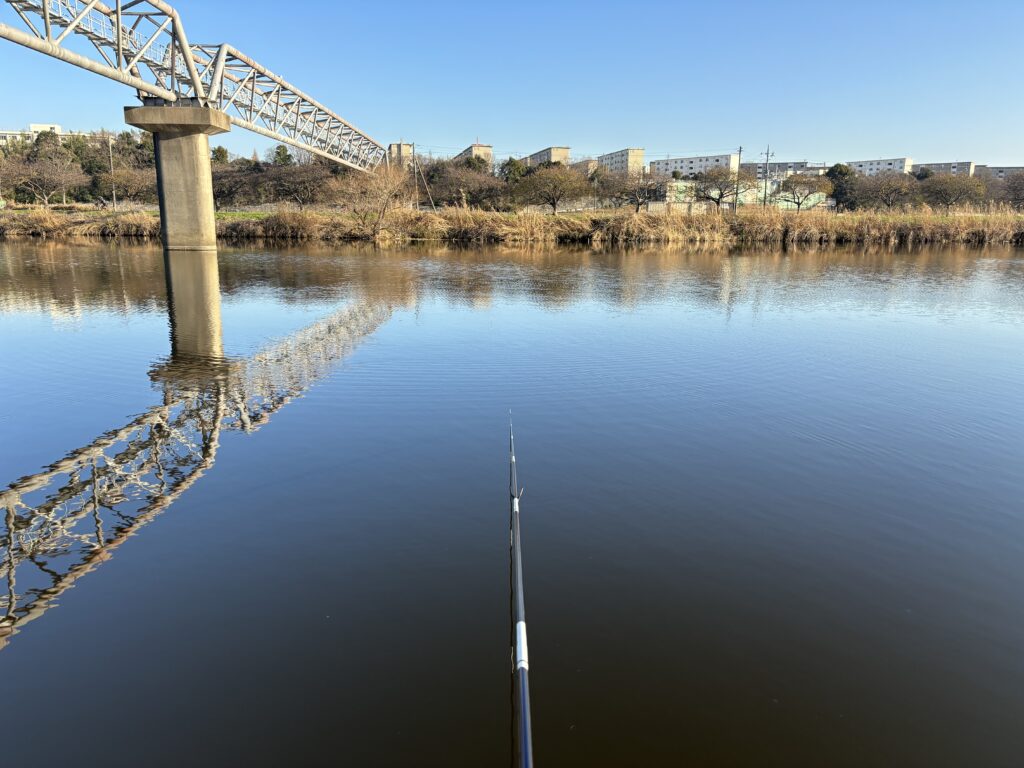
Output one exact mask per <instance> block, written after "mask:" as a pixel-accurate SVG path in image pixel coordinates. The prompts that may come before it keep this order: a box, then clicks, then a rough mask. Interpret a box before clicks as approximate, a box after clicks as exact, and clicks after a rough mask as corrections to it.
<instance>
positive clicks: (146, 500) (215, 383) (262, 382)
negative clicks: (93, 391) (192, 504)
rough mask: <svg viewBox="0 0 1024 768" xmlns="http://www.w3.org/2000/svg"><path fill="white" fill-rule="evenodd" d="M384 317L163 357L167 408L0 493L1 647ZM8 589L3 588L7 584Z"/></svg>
mask: <svg viewBox="0 0 1024 768" xmlns="http://www.w3.org/2000/svg"><path fill="white" fill-rule="evenodd" d="M390 316H391V307H390V305H388V304H386V303H383V302H375V301H374V302H371V301H365V302H359V303H356V304H353V305H351V306H349V307H346V308H344V309H342V310H340V311H338V312H336V313H335V314H333V315H331V316H329V317H327V318H325V319H323V320H321V321H319V322H317V323H314V324H313V325H311V326H308V327H307V328H305V329H303V330H301V331H299V332H297V333H295V334H293V335H292V336H290V337H288V338H287V339H285V340H284V341H282V342H280V343H278V344H275V345H272V346H270V347H269V348H267V349H265V350H263V351H261V352H259V353H257V354H256V355H254V356H253V357H251V358H248V359H245V360H235V361H231V360H226V361H223V362H218V363H213V362H210V361H203V360H190V359H187V358H185V359H181V360H173V359H172V360H171V361H169V362H168V363H166V364H164V365H161V366H159V367H157V368H156V369H154V370H153V371H152V372H151V376H152V378H153V380H154V381H156V382H159V383H160V384H161V385H162V388H163V392H164V402H163V404H162V405H159V406H156V407H154V408H151V409H150V410H148V411H147V412H145V413H144V414H142V415H141V416H139V417H138V418H136V419H134V420H132V421H131V422H129V423H128V424H126V425H124V426H123V427H120V428H118V429H114V430H111V431H110V432H107V433H105V434H103V435H101V436H100V437H98V438H97V439H96V440H94V441H93V442H91V443H90V444H89V445H87V446H85V447H83V448H80V449H78V450H76V451H73V452H72V453H70V454H68V455H67V456H66V457H65V458H63V459H61V460H60V461H57V462H55V463H53V464H51V465H50V466H49V467H48V468H47V469H46V470H44V471H42V472H39V473H38V474H35V475H31V476H29V477H24V478H22V479H20V480H18V481H17V482H15V483H12V484H11V485H10V486H9V487H8V488H7V489H6V490H5V491H2V492H0V515H2V516H3V519H4V522H3V525H2V526H0V590H2V591H0V649H2V648H3V647H4V645H5V644H6V643H7V641H8V640H9V638H10V636H11V635H12V634H14V632H16V631H17V630H18V628H19V627H21V626H22V625H24V624H25V623H27V622H29V621H32V620H33V619H35V618H38V617H39V616H41V615H42V614H43V613H45V612H46V610H47V609H48V608H50V607H52V606H53V604H54V602H55V601H56V600H57V599H58V598H59V597H60V596H61V595H62V594H63V593H64V592H65V591H67V590H68V589H70V588H72V587H73V586H74V585H75V583H76V582H77V581H78V579H80V578H81V577H82V576H84V575H85V574H87V573H89V572H90V571H92V570H93V569H94V568H96V567H97V566H99V565H100V564H102V563H103V562H105V561H106V560H108V559H110V557H111V556H112V555H113V553H114V551H115V550H116V549H117V548H118V547H119V546H121V544H123V543H124V542H125V541H126V540H127V539H128V538H129V537H130V536H132V535H133V534H135V533H137V532H138V530H139V529H140V528H142V526H144V525H146V524H147V523H149V522H150V521H151V520H152V519H153V518H154V517H156V516H157V515H159V514H160V513H161V512H162V511H163V510H165V509H167V507H169V506H170V505H171V504H173V503H174V501H175V500H176V499H178V497H180V496H181V495H182V494H183V493H184V492H185V491H187V490H188V489H189V487H191V486H192V484H193V483H195V482H196V480H198V479H199V478H200V477H201V476H202V475H203V473H204V472H205V471H206V470H207V469H209V468H210V467H212V466H213V463H214V461H215V459H216V457H217V451H218V448H219V445H220V436H221V434H222V433H224V432H225V431H239V432H243V433H251V432H254V431H256V430H257V429H259V428H260V427H261V426H262V425H263V424H265V423H266V422H267V421H268V420H269V419H270V417H271V416H273V415H274V414H275V413H276V412H277V411H278V410H280V409H281V408H282V407H284V406H285V405H286V404H287V403H288V402H290V401H291V400H293V399H294V398H296V397H299V396H301V395H302V394H303V393H304V392H305V391H306V390H307V389H308V388H309V387H310V386H311V385H312V384H314V383H315V382H316V381H317V380H318V379H320V378H322V377H323V376H325V375H326V374H327V373H328V372H329V371H330V370H331V369H332V368H333V367H334V365H335V364H337V362H338V361H340V360H341V359H342V358H344V357H346V356H347V355H348V354H349V353H350V352H351V351H352V350H353V349H354V348H355V346H356V345H357V344H358V343H359V342H360V341H361V340H362V339H364V338H366V337H367V336H369V335H370V334H372V333H373V332H374V331H375V330H376V329H377V328H378V327H379V326H380V325H382V324H383V323H384V322H385V321H386V320H387V319H388V318H389V317H390ZM4 586H6V589H5V590H4V589H3V587H4Z"/></svg>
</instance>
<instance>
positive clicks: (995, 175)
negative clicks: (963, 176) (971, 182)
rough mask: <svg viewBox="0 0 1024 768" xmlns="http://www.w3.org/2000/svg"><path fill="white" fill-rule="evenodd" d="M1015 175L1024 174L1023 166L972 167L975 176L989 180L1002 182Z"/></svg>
mask: <svg viewBox="0 0 1024 768" xmlns="http://www.w3.org/2000/svg"><path fill="white" fill-rule="evenodd" d="M1015 173H1024V166H1021V165H976V166H974V175H975V176H984V177H985V178H989V179H998V180H999V181H1002V180H1003V179H1005V178H1006V177H1007V176H1012V175H1013V174H1015Z"/></svg>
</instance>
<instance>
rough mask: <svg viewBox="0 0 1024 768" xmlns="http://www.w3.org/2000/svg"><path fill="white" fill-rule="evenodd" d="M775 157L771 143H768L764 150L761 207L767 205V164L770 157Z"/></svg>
mask: <svg viewBox="0 0 1024 768" xmlns="http://www.w3.org/2000/svg"><path fill="white" fill-rule="evenodd" d="M773 157H775V153H774V152H772V145H771V144H769V145H768V148H767V149H765V151H764V198H763V199H762V201H761V207H762V208H767V207H768V164H769V163H770V162H771V159H772V158H773Z"/></svg>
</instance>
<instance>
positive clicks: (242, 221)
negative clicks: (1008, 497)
mask: <svg viewBox="0 0 1024 768" xmlns="http://www.w3.org/2000/svg"><path fill="white" fill-rule="evenodd" d="M217 228H218V234H219V235H220V237H221V238H222V239H224V240H225V241H230V242H244V241H249V240H271V241H274V240H277V241H282V240H283V241H301V240H318V241H327V242H331V241H351V240H364V241H365V240H377V241H378V242H384V243H403V242H410V241H419V240H436V241H447V242H462V243H509V244H518V243H595V244H601V243H608V244H630V243H701V244H718V245H759V244H763V245H782V244H806V245H827V244H851V243H853V244H877V245H920V244H927V243H947V244H968V245H986V244H1015V245H1024V215H1022V214H1020V213H1017V212H1014V211H1010V210H998V211H993V212H970V211H954V212H949V213H940V212H936V211H928V210H921V211H913V212H908V213H883V212H878V211H863V212H852V213H841V214H835V213H830V212H828V211H814V210H812V211H805V212H803V213H796V212H792V211H785V212H784V211H778V210H774V209H768V210H762V209H756V210H750V211H741V212H740V215H739V216H729V215H726V216H719V215H716V214H693V215H686V214H663V213H659V214H650V213H639V214H633V213H631V212H623V211H609V212H595V213H589V214H583V213H573V214H563V215H559V216H550V215H545V214H540V213H533V212H521V213H495V212H489V211H474V210H465V209H459V208H449V209H444V210H441V211H438V212H437V213H433V212H424V211H410V210H396V211H393V212H391V213H390V214H389V215H388V217H387V219H386V220H385V222H384V225H383V228H382V230H381V231H380V232H379V233H378V234H377V235H376V236H375V235H374V232H373V226H372V225H371V224H370V223H368V222H366V221H364V220H361V219H360V218H359V217H357V216H355V215H353V214H349V213H344V212H331V211H316V212H312V211H282V212H278V213H269V214H264V213H223V214H218V221H217ZM0 237H2V238H48V239H70V238H89V237H93V238H107V239H136V240H157V239H159V237H160V223H159V220H158V218H157V216H156V215H155V213H148V212H131V213H106V212H104V213H100V212H93V211H76V212H65V213H57V212H53V211H42V210H34V211H5V212H0Z"/></svg>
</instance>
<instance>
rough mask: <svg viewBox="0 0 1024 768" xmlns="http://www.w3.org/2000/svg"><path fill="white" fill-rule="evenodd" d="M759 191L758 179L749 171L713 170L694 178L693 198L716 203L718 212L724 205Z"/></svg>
mask: <svg viewBox="0 0 1024 768" xmlns="http://www.w3.org/2000/svg"><path fill="white" fill-rule="evenodd" d="M753 189H757V177H756V176H754V174H752V173H749V172H748V171H740V172H739V173H733V172H732V171H730V170H729V169H728V168H711V169H709V170H707V171H703V172H701V173H698V174H697V175H695V176H694V177H693V197H694V199H695V200H701V201H704V202H707V203H714V204H715V209H716V210H719V211H720V210H721V209H722V204H723V203H726V202H728V201H730V200H736V201H737V202H738V198H740V197H742V196H743V195H745V194H746V193H747V192H750V191H751V190H753Z"/></svg>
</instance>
